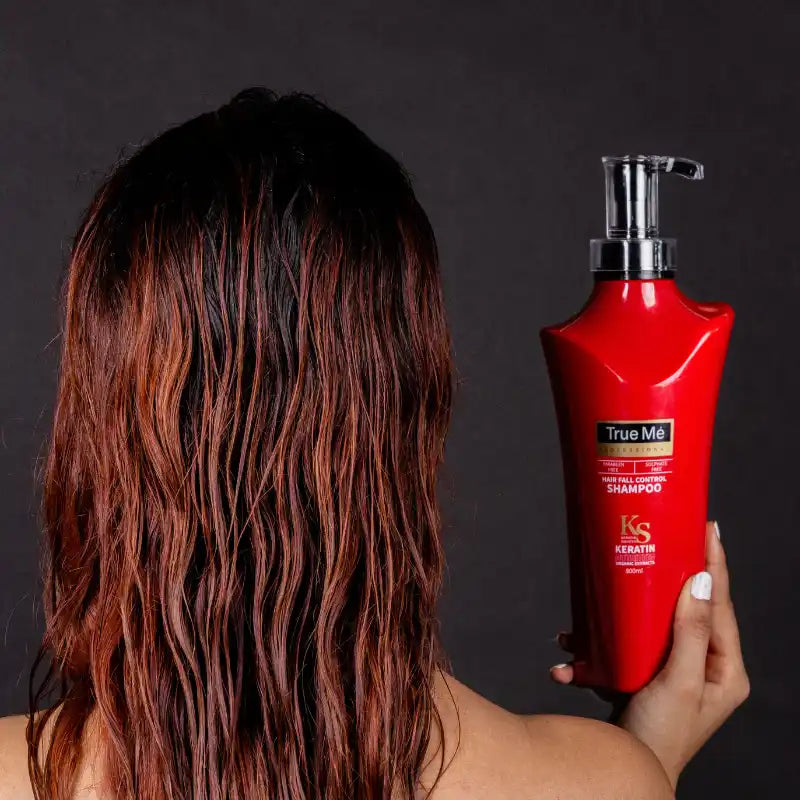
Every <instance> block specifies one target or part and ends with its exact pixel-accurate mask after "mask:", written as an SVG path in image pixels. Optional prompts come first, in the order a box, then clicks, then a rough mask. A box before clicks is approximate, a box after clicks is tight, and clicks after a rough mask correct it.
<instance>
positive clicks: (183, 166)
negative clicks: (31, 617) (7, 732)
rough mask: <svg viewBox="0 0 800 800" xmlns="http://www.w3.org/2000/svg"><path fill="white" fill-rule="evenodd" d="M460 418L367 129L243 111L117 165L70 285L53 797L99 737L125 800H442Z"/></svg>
mask: <svg viewBox="0 0 800 800" xmlns="http://www.w3.org/2000/svg"><path fill="white" fill-rule="evenodd" d="M451 392H452V371H451V359H450V342H449V336H448V331H447V326H446V320H445V313H444V309H443V302H442V294H441V285H440V279H439V271H438V264H437V252H436V243H435V239H434V236H433V232H432V230H431V226H430V224H429V221H428V219H427V217H426V215H425V213H424V211H423V210H422V208H421V207H420V205H419V203H418V202H417V200H416V198H415V196H414V193H413V191H412V188H411V185H410V181H409V178H408V175H407V173H406V172H405V171H404V170H403V168H402V167H401V166H400V165H399V164H398V162H397V161H396V160H395V159H394V158H392V157H391V156H390V155H388V154H387V153H386V152H385V151H384V150H382V149H381V148H380V147H378V146H377V145H376V144H375V143H373V142H372V141H371V140H370V139H369V138H368V137H367V136H366V135H365V134H364V133H362V132H361V131H360V130H359V129H358V128H357V127H356V126H355V125H353V124H352V123H351V122H349V121H348V120H347V119H345V118H344V117H342V116H341V115H339V114H337V113H336V112H334V111H332V110H331V109H329V108H328V107H326V106H325V105H324V104H323V103H321V102H320V101H318V100H316V99H315V98H314V97H312V96H310V95H306V94H301V93H292V94H287V95H283V96H277V95H275V94H274V93H272V92H270V91H268V90H266V89H248V90H246V91H243V92H240V93H239V94H238V95H236V96H235V97H234V98H233V99H232V100H231V101H230V102H229V103H227V104H225V105H224V106H222V107H221V108H219V109H218V110H216V111H214V112H211V113H206V114H202V115H201V116H199V117H196V118H194V119H192V120H190V121H188V122H186V123H185V124H181V125H179V126H177V127H174V128H172V129H170V130H168V131H167V132H165V133H164V134H162V135H160V136H158V137H157V138H156V139H154V140H153V141H151V142H150V143H149V144H147V145H145V146H143V147H141V148H140V149H138V150H137V151H136V152H135V153H134V154H133V155H132V156H130V157H129V158H127V159H126V160H124V161H123V162H122V163H121V164H119V165H117V166H116V167H115V169H114V170H113V172H112V173H111V174H110V176H109V177H108V178H107V179H106V180H105V182H104V183H103V185H102V186H101V187H100V189H99V190H98V192H97V194H96V195H95V197H94V200H93V201H92V203H91V205H90V207H89V209H88V211H87V212H86V214H85V216H84V218H83V220H82V222H81V225H80V228H79V230H78V233H77V235H76V237H75V241H74V245H73V249H72V254H71V258H70V263H69V268H68V273H67V279H66V285H65V321H64V329H63V349H62V354H61V367H60V376H59V386H58V397H57V403H56V408H55V416H54V424H53V431H52V436H51V440H50V444H49V452H48V457H47V461H46V468H45V475H44V488H43V517H44V528H45V551H46V578H45V607H46V632H45V635H44V640H43V643H42V649H41V652H40V654H39V657H38V659H37V664H36V665H35V666H34V668H33V671H32V674H31V699H30V719H29V723H28V747H29V768H30V774H31V780H32V784H33V786H34V790H35V794H36V797H37V798H58V799H59V800H61V799H66V798H69V797H72V792H73V791H74V785H75V783H76V780H77V773H78V769H79V764H80V759H81V740H82V736H83V734H84V733H85V731H86V730H87V723H88V722H89V719H90V715H91V717H92V720H93V721H94V720H95V719H96V720H97V724H98V730H99V731H100V732H101V733H100V740H99V741H100V742H101V744H102V749H101V751H100V752H101V754H102V757H101V762H100V763H101V764H102V780H103V789H104V791H105V792H106V793H108V796H109V797H115V798H136V800H166V799H168V800H178V798H180V799H181V800H184V799H185V798H187V797H191V798H195V799H196V800H222V798H226V800H227V799H228V798H230V799H231V800H254V799H255V798H259V799H261V798H266V797H268V798H282V799H285V800H289V799H290V798H291V800H296V798H326V800H352V798H388V797H390V796H391V797H396V796H398V795H399V796H412V795H413V794H414V793H415V792H419V791H420V786H419V776H420V772H421V770H422V769H423V767H424V766H425V762H426V752H427V751H428V749H429V747H432V745H431V742H432V741H433V739H434V738H436V737H437V736H441V735H442V724H441V719H440V718H439V716H438V713H437V711H436V707H435V704H434V701H433V696H432V688H433V678H434V675H435V671H436V670H437V669H438V668H439V666H440V664H441V653H440V649H439V646H438V640H437V626H436V618H435V605H436V600H437V595H438V591H439V587H440V582H441V576H442V570H443V560H442V548H441V541H440V518H439V510H438V507H437V500H436V476H437V469H438V466H439V464H440V461H441V459H442V454H443V448H444V440H445V434H446V429H447V425H448V418H449V413H450V401H451ZM54 696H55V698H54V699H55V701H54V702H53V697H54ZM48 703H52V704H51V705H49V707H48V708H44V706H45V705H47V704H48ZM437 726H438V727H437ZM434 734H435V735H434ZM438 750H439V751H443V748H442V747H439V748H438ZM437 758H438V755H437ZM434 766H435V764H434ZM443 767H444V764H443V763H440V764H439V773H438V774H441V770H442V768H443ZM428 788H430V787H428Z"/></svg>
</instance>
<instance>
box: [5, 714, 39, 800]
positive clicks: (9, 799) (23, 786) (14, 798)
mask: <svg viewBox="0 0 800 800" xmlns="http://www.w3.org/2000/svg"><path fill="white" fill-rule="evenodd" d="M27 726H28V717H27V716H25V715H22V714H20V715H17V716H12V717H0V800H27V799H28V798H33V790H32V789H31V782H30V778H29V777H28V744H27V742H26V740H25V730H26V728H27Z"/></svg>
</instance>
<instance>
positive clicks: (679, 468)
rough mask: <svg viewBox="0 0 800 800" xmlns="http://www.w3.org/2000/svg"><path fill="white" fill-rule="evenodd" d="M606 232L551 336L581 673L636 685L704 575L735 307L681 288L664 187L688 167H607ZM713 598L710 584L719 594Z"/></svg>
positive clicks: (654, 663) (650, 670)
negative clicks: (581, 287) (665, 222)
mask: <svg viewBox="0 0 800 800" xmlns="http://www.w3.org/2000/svg"><path fill="white" fill-rule="evenodd" d="M603 167H604V170H605V189H606V236H605V238H603V239H593V240H592V241H591V245H590V266H591V271H592V274H593V276H594V279H595V280H594V288H593V291H592V293H591V295H590V297H589V298H588V300H587V302H586V303H585V305H584V307H583V308H582V309H581V310H580V311H579V312H578V313H577V314H575V315H574V316H572V317H570V318H569V319H568V320H567V321H566V322H563V323H561V324H559V325H552V326H549V327H547V328H544V329H543V330H542V332H541V338H542V345H543V347H544V353H545V357H546V360H547V367H548V372H549V375H550V381H551V385H552V389H553V395H554V398H555V406H556V416H557V419H558V426H559V436H560V441H561V453H562V462H563V471H564V484H565V493H566V512H567V513H566V520H567V534H568V537H567V538H568V543H569V566H570V589H571V604H572V631H573V635H572V642H573V645H574V660H573V666H574V675H575V682H576V683H577V684H579V685H584V686H592V687H596V688H602V689H612V690H616V691H620V692H635V691H638V690H639V689H641V688H642V687H643V686H644V685H645V684H646V683H647V682H649V681H650V680H651V679H652V678H653V676H654V675H655V674H656V672H657V671H658V669H659V668H660V666H661V665H662V664H663V661H664V659H665V657H666V655H667V653H668V649H669V644H670V634H671V630H672V618H673V614H674V611H675V604H676V602H677V599H678V595H679V593H680V591H681V588H682V587H683V586H684V584H685V583H686V581H687V580H688V579H690V578H691V576H692V575H694V574H695V573H697V572H700V571H703V570H704V568H705V521H706V519H707V494H708V478H709V466H710V461H711V440H712V431H713V427H714V415H715V409H716V402H717V393H718V390H719V385H720V380H721V375H722V368H723V363H724V360H725V354H726V351H727V346H728V340H729V336H730V331H731V326H732V324H733V311H732V309H731V308H730V306H728V305H726V304H725V303H698V302H695V301H694V300H692V299H691V298H689V297H687V296H686V295H685V294H683V293H682V292H681V290H680V289H679V288H678V286H677V284H676V281H675V240H674V239H665V238H662V237H661V236H660V233H659V226H658V179H659V176H660V175H661V174H662V173H664V174H669V173H673V174H677V175H680V176H682V177H684V178H689V179H692V180H698V179H700V178H702V177H703V167H702V165H701V164H699V163H698V162H696V161H692V160H690V159H686V158H673V157H666V156H614V157H611V156H607V157H605V158H603ZM712 591H713V589H712Z"/></svg>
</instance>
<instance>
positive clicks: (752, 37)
mask: <svg viewBox="0 0 800 800" xmlns="http://www.w3.org/2000/svg"><path fill="white" fill-rule="evenodd" d="M423 6H424V8H423ZM799 43H800V10H798V8H797V7H793V6H792V4H791V3H786V4H778V3H774V2H760V3H751V4H746V5H745V4H739V3H732V2H726V3H721V2H715V3H679V2H671V3H669V4H663V3H659V2H650V1H649V0H648V2H631V3H612V2H605V3H602V4H600V3H597V4H595V3H580V4H573V3H566V2H560V3H552V4H551V3H531V2H502V1H495V2H491V3H488V2H487V3H475V2H463V0H462V1H461V2H457V1H455V0H453V1H452V2H446V3H438V4H434V3H426V4H412V3H403V4H396V3H391V4H390V3H378V2H367V1H366V0H365V1H364V2H333V1H329V2H325V1H324V0H320V1H319V2H315V3H303V2H294V3H288V2H283V1H282V2H249V3H246V2H238V1H237V2H233V1H232V2H227V3H223V2H219V3H211V2H163V1H162V2H152V0H149V1H148V2H143V1H142V0H138V1H137V2H135V3H123V2H119V1H114V2H109V1H106V2H76V3H69V4H68V3H48V4H44V3H39V2H28V1H27V0H25V1H23V0H19V2H10V0H3V2H2V3H1V4H0V70H2V79H1V80H0V252H1V253H2V262H0V269H1V270H2V290H1V291H0V500H1V501H2V516H1V518H0V564H2V573H1V574H2V580H1V581H0V635H2V640H1V642H2V649H0V713H10V712H20V711H22V710H23V709H24V707H25V702H26V701H25V697H26V694H25V685H26V677H27V669H28V665H29V663H30V660H31V658H32V655H33V652H34V650H35V647H36V645H37V638H38V636H39V633H40V630H41V619H40V617H41V614H40V611H39V610H37V608H38V606H37V603H38V601H37V596H38V584H37V535H38V525H37V519H36V513H37V502H38V495H37V488H36V481H35V478H34V473H35V469H36V465H37V463H38V459H39V458H40V457H41V454H42V452H43V441H44V438H45V437H46V435H47V431H48V426H49V423H50V419H51V412H52V404H53V397H54V388H55V375H56V367H57V360H58V340H57V338H56V337H57V334H58V318H57V295H58V286H59V281H60V276H61V272H62V270H63V266H64V263H65V260H66V257H67V253H68V250H69V246H70V237H71V236H72V235H73V234H74V231H75V228H76V225H77V221H78V216H79V213H80V211H81V210H82V209H83V208H84V207H85V205H86V204H87V203H88V201H89V198H90V196H91V194H92V192H93V189H94V187H95V186H96V184H97V181H98V179H99V177H100V175H102V173H104V172H105V170H106V169H107V167H108V166H109V165H110V164H111V163H113V161H114V160H115V158H116V157H117V155H118V153H119V151H120V149H121V148H122V147H123V146H125V145H133V144H135V143H138V142H140V141H142V140H144V139H146V138H149V137H151V136H153V135H155V134H156V133H158V132H160V131H161V130H163V129H164V128H165V127H167V126H169V125H171V124H174V123H178V122H181V121H183V120H184V119H186V118H188V117H190V116H194V115H195V114H197V113H200V112H202V111H204V110H207V109H210V108H212V107H215V106H216V105H218V104H220V103H222V102H223V101H225V100H227V99H228V98H229V97H230V96H231V95H232V94H233V93H234V92H235V91H236V90H238V89H240V88H242V87H244V86H247V85H252V84H263V85H268V86H270V87H272V88H275V89H278V90H281V91H283V90H289V89H304V90H306V91H311V92H314V93H316V94H318V95H319V96H320V97H321V98H322V99H324V100H326V101H327V102H328V103H330V104H331V105H333V106H334V107H335V108H337V109H338V110H340V111H342V112H343V113H345V114H346V115H348V116H349V117H350V118H352V119H353V120H354V121H355V122H356V123H357V124H358V125H360V126H361V127H362V128H363V129H364V130H366V131H367V133H368V134H370V135H371V136H372V137H373V138H374V139H375V140H376V141H377V142H378V143H380V144H381V145H383V146H384V147H386V148H387V149H389V150H390V151H391V152H392V153H394V154H395V155H396V156H398V157H399V158H400V159H401V160H402V161H403V162H404V163H405V164H406V166H407V167H408V168H409V170H410V171H411V173H412V175H413V176H414V178H415V181H416V187H417V191H418V194H419V197H420V199H421V201H422V203H423V205H424V206H425V207H426V209H427V210H428V212H429V214H430V217H431V219H432V221H433V224H434V227H435V229H436V231H437V234H438V240H439V244H440V247H441V253H442V261H443V270H444V282H445V292H446V300H447V305H448V310H449V315H450V321H451V325H452V330H453V335H454V341H455V358H456V362H457V366H458V369H459V372H460V390H459V393H458V397H457V400H456V413H455V419H454V422H453V427H452V433H451V436H450V440H449V447H448V454H447V469H446V472H445V475H444V485H443V498H444V503H445V511H446V518H447V529H446V536H447V549H448V554H449V575H448V582H447V589H446V593H445V596H444V599H443V602H442V614H441V616H442V628H443V635H444V640H445V643H446V645H447V647H448V649H449V652H450V654H451V656H452V660H453V664H454V668H455V672H456V674H457V675H458V676H459V677H460V678H462V679H463V680H465V681H466V682H467V683H469V684H471V685H472V686H473V687H474V688H476V689H477V690H479V691H481V692H483V693H484V694H486V695H488V696H489V697H490V698H492V699H493V700H495V701H497V702H499V703H502V704H504V705H506V706H508V707H510V708H512V709H514V710H517V711H530V712H533V711H564V712H572V713H582V714H588V715H594V716H602V714H603V713H604V711H605V708H604V706H603V705H602V704H601V703H600V702H599V701H597V700H595V699H594V698H593V697H592V696H591V695H590V694H588V693H585V692H582V691H580V690H576V689H570V688H559V687H555V686H551V685H550V683H549V682H548V677H547V667H548V666H549V665H550V664H552V663H554V662H555V661H558V660H561V656H560V654H559V652H558V651H557V649H556V648H555V646H554V645H553V643H552V642H551V637H552V636H553V635H554V634H555V632H556V631H557V630H558V629H559V628H561V627H564V626H565V625H566V624H568V619H569V606H568V594H567V570H566V548H565V541H564V533H563V530H564V513H563V507H562V493H561V492H562V488H561V473H560V462H559V451H558V442H557V438H556V428H555V420H554V414H553V410H552V405H551V399H550V394H549V387H548V384H547V380H546V374H545V370H544V364H543V360H542V356H541V353H540V349H539V341H538V330H539V328H540V327H541V326H542V325H545V324H548V323H552V322H556V321H559V320H561V319H563V318H564V317H566V316H568V315H570V314H571V313H572V312H574V311H575V310H577V308H578V307H579V306H580V305H581V303H582V302H583V300H584V298H585V296H586V294H587V292H588V291H589V289H590V286H591V284H590V278H589V275H588V273H587V259H588V245H587V240H588V239H589V237H590V236H596V235H601V232H602V228H603V222H604V218H603V186H602V170H601V167H600V160H599V159H600V156H601V155H603V154H607V153H621V152H627V151H635V152H655V153H664V154H668V155H672V154H680V155H687V156H690V157H695V158H698V159H699V160H702V161H704V162H705V164H706V167H707V180H706V181H705V182H704V183H700V184H690V183H685V182H679V181H677V180H674V181H670V180H664V181H662V189H663V190H662V210H663V214H662V220H663V223H664V224H663V226H662V230H664V231H665V232H666V233H667V234H670V235H677V236H678V237H679V242H680V243H679V271H680V281H681V285H682V287H683V289H684V290H685V291H686V292H687V293H689V294H691V295H693V296H695V297H697V298H698V299H710V300H725V301H728V302H730V303H732V304H733V305H734V307H735V308H736V310H737V312H738V317H737V322H736V327H735V333H734V336H733V339H732V342H731V350H730V357H729V360H728V363H727V366H726V372H725V377H724V381H723V387H722V392H721V396H720V401H719V412H718V417H717V428H716V434H715V450H714V460H713V468H712V483H711V498H710V509H711V514H713V515H716V516H717V517H718V518H719V520H720V522H721V526H722V534H723V539H724V541H725V544H726V545H727V548H728V554H729V560H730V564H731V569H732V575H733V581H734V592H735V600H736V604H737V609H738V614H739V619H740V623H741V628H742V636H743V641H744V646H745V648H746V657H747V662H748V666H749V669H750V672H751V676H752V684H753V691H752V696H751V697H750V699H749V700H748V701H747V703H746V705H745V706H744V707H743V708H742V709H741V710H740V711H739V712H738V713H737V714H736V715H735V716H734V718H733V719H732V720H731V721H730V722H729V723H728V724H727V725H726V727H725V728H724V729H723V730H722V731H721V732H720V734H719V735H718V736H717V737H716V738H715V739H713V740H712V742H711V743H710V744H709V745H708V746H707V747H706V748H705V749H704V751H703V752H702V754H701V755H700V756H699V757H698V758H697V759H696V760H695V762H694V763H693V764H692V765H691V766H690V768H689V769H688V771H687V773H686V777H685V779H684V781H683V784H682V788H681V791H680V794H679V796H680V797H682V798H707V797H714V798H717V797H719V798H729V797H730V798H751V797H755V796H757V795H758V796H763V797H767V796H773V794H774V795H776V796H777V795H779V794H780V796H787V794H792V792H791V791H790V790H789V787H797V786H798V785H799V784H800V781H798V768H799V767H798V765H799V764H800V758H798V744H799V743H800V742H798V738H799V737H798V734H797V728H798V720H797V715H798V712H799V711H800V696H799V695H798V691H797V688H796V673H797V659H798V656H799V655H800V634H799V632H798V623H797V611H798V607H799V604H798V594H799V590H798V580H797V578H796V576H797V563H798V555H800V543H799V542H798V537H797V526H796V518H797V506H798V490H797V477H798V469H797V457H798V448H800V436H798V414H800V412H799V411H798V393H799V390H800V386H798V366H799V365H798V356H797V343H798V336H797V326H798V301H800V292H798V288H799V287H800V280H799V279H798V266H799V265H798V260H799V258H798V248H797V243H798V241H800V239H798V232H799V231H800V219H799V216H800V198H798V186H800V156H798V147H800V126H798V114H797V109H798V102H799V101H800V68H799V67H798V57H799V55H798V51H799V50H800V48H799V46H798V44H799ZM653 346H654V347H658V343H657V342H654V343H653Z"/></svg>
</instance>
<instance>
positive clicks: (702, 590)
mask: <svg viewBox="0 0 800 800" xmlns="http://www.w3.org/2000/svg"><path fill="white" fill-rule="evenodd" d="M691 592H692V597H694V598H696V599H697V600H710V599H711V573H710V572H698V573H697V575H695V576H694V578H692V589H691Z"/></svg>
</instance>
